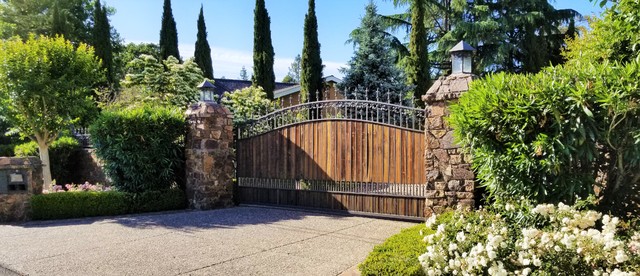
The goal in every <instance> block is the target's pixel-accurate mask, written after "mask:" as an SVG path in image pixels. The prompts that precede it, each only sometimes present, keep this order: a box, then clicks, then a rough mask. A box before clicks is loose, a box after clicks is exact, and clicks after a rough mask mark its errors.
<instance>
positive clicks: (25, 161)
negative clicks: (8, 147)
mask: <svg viewBox="0 0 640 276" xmlns="http://www.w3.org/2000/svg"><path fill="white" fill-rule="evenodd" d="M0 171H3V172H6V173H17V172H19V173H22V175H23V177H24V178H25V179H24V180H25V182H26V183H27V190H26V191H24V192H10V193H0V223H3V222H15V221H25V220H28V219H29V218H30V212H31V208H30V207H31V206H30V199H31V196H32V195H34V194H40V193H42V185H43V181H42V165H41V162H40V159H38V158H36V157H23V158H18V157H0Z"/></svg>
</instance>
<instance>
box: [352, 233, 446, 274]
mask: <svg viewBox="0 0 640 276" xmlns="http://www.w3.org/2000/svg"><path fill="white" fill-rule="evenodd" d="M432 232H433V230H431V229H427V228H426V227H425V225H424V224H420V225H416V226H414V227H410V228H407V229H403V230H402V231H401V232H400V233H399V234H396V235H393V236H391V237H390V238H388V239H387V240H386V241H384V243H383V244H380V245H376V246H375V247H374V248H373V251H372V252H371V253H369V256H367V259H365V260H364V262H362V263H361V264H360V265H359V266H358V268H359V269H360V272H361V273H362V275H424V272H423V270H422V267H421V266H420V262H418V256H420V255H422V253H424V248H425V245H424V242H423V241H422V239H423V238H424V237H423V234H430V233H432Z"/></svg>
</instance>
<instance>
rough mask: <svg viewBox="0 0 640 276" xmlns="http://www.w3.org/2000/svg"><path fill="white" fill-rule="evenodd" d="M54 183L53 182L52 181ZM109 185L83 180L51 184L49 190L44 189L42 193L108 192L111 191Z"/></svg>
mask: <svg viewBox="0 0 640 276" xmlns="http://www.w3.org/2000/svg"><path fill="white" fill-rule="evenodd" d="M54 184H55V182H54ZM111 190H112V188H111V186H104V185H101V184H91V183H89V182H88V181H85V182H84V184H80V185H79V184H73V183H72V184H66V185H64V186H62V185H53V186H51V191H49V190H44V191H43V193H45V194H47V193H50V192H51V193H60V192H90V191H93V192H108V191H111Z"/></svg>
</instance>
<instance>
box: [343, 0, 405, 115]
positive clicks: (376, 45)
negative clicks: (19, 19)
mask: <svg viewBox="0 0 640 276" xmlns="http://www.w3.org/2000/svg"><path fill="white" fill-rule="evenodd" d="M359 30H361V32H359V33H358V34H357V35H356V36H352V39H353V41H354V43H355V44H356V45H357V49H356V51H355V53H354V56H353V57H352V58H351V60H350V61H349V62H348V67H347V68H341V72H342V73H343V74H344V75H345V76H344V79H343V81H342V83H339V84H338V88H339V89H340V90H342V91H343V93H345V95H346V96H347V98H358V99H368V100H373V101H376V100H379V101H389V102H391V103H406V102H407V101H408V99H407V96H408V92H409V90H410V88H411V87H409V86H408V85H407V84H406V78H405V76H404V74H403V73H402V71H401V70H400V69H399V68H398V67H396V65H395V63H394V62H395V59H396V56H395V54H394V52H393V51H391V41H390V39H389V38H388V37H387V36H385V35H384V25H383V22H382V19H381V18H380V17H379V16H378V15H377V8H376V6H375V4H373V3H370V4H369V5H367V7H366V13H365V16H364V17H363V18H362V22H361V23H360V26H359Z"/></svg>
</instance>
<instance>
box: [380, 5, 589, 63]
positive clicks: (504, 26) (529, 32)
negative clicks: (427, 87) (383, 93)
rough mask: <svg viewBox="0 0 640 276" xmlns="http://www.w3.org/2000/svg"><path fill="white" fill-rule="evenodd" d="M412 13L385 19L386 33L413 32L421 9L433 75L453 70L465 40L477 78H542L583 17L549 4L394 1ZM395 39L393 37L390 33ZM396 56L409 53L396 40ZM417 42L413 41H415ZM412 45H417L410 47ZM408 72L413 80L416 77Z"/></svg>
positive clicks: (574, 32)
mask: <svg viewBox="0 0 640 276" xmlns="http://www.w3.org/2000/svg"><path fill="white" fill-rule="evenodd" d="M393 2H394V4H395V5H396V6H409V11H407V12H405V13H401V14H394V15H389V16H384V17H383V20H384V22H385V25H386V27H387V29H388V30H389V31H390V32H391V33H393V32H395V31H398V30H400V29H406V30H407V32H409V30H411V31H414V25H415V24H416V23H415V22H414V20H413V18H414V15H412V11H415V9H416V8H417V7H416V6H417V5H423V6H424V9H425V10H426V11H428V12H427V13H425V16H424V21H423V23H422V24H424V26H425V27H426V30H427V34H426V37H427V47H428V48H429V49H433V51H431V53H430V55H429V59H430V60H431V64H432V66H433V69H438V70H446V69H448V68H450V67H449V64H450V61H449V56H450V54H449V52H448V51H449V49H451V47H453V46H454V45H455V44H456V43H458V42H459V41H460V40H465V41H466V42H468V43H469V44H471V45H473V46H474V47H475V48H476V49H477V50H478V51H477V52H476V54H475V57H474V67H475V69H474V72H477V73H483V72H496V71H507V72H537V71H539V70H540V69H541V68H543V67H545V66H547V65H549V64H553V65H556V64H562V63H563V62H564V59H563V58H562V56H561V54H560V53H561V50H562V49H563V48H564V46H565V44H564V40H565V39H566V38H571V37H573V36H575V34H576V29H575V20H576V19H579V18H581V16H580V14H578V13H577V12H576V11H574V10H571V9H559V10H557V9H555V8H554V7H553V5H552V4H551V3H550V1H547V0H535V1H532V0H517V1H513V0H509V1H505V0H500V1H495V0H480V1H464V0H394V1H393ZM388 35H390V36H391V34H389V33H388ZM392 39H393V41H394V42H395V43H393V45H394V47H395V49H396V52H398V53H400V54H403V55H404V53H409V49H407V47H406V45H404V44H403V43H400V41H399V39H398V38H395V37H393V38H392ZM412 40H413V38H412ZM410 43H412V42H411V41H410ZM410 68H411V67H407V69H409V71H408V72H407V73H408V74H412V72H411V71H412V70H413V69H410Z"/></svg>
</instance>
